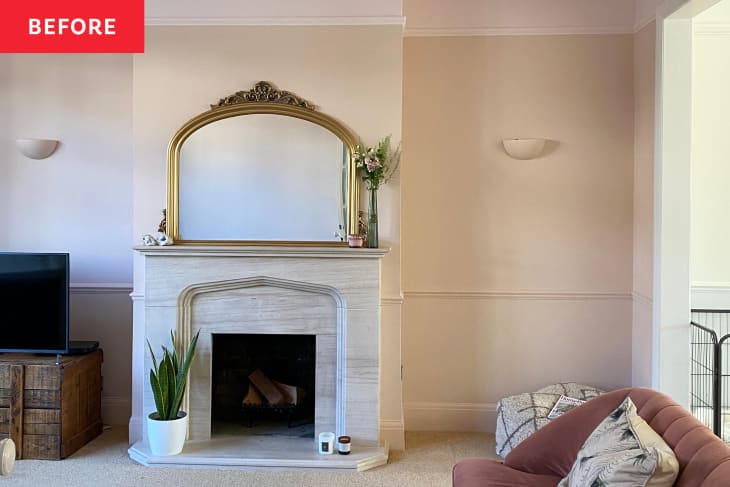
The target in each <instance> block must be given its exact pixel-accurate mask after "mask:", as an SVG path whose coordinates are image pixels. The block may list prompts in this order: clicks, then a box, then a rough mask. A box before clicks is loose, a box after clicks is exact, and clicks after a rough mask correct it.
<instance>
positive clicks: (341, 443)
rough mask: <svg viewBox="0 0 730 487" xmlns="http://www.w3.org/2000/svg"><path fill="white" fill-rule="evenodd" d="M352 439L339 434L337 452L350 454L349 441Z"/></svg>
mask: <svg viewBox="0 0 730 487" xmlns="http://www.w3.org/2000/svg"><path fill="white" fill-rule="evenodd" d="M351 441H352V440H351V439H350V437H349V436H340V437H338V438H337V453H339V454H340V455H349V454H350V442H351Z"/></svg>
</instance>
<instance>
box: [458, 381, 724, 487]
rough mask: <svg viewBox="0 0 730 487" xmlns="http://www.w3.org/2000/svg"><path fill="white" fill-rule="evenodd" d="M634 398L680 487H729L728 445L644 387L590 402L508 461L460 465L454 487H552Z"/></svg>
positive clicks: (534, 437) (473, 460) (530, 440)
mask: <svg viewBox="0 0 730 487" xmlns="http://www.w3.org/2000/svg"><path fill="white" fill-rule="evenodd" d="M627 395H629V396H631V400H632V401H634V404H636V408H637V410H638V413H639V415H640V416H641V417H642V418H644V419H645V420H646V422H647V423H649V425H650V426H651V427H652V428H653V429H654V430H655V431H656V432H657V433H659V434H660V435H661V436H662V437H663V438H664V441H666V442H667V444H669V446H670V447H671V448H672V449H673V450H674V453H675V455H677V459H678V460H679V469H680V470H679V477H678V478H677V481H676V482H675V484H674V485H675V486H678V487H695V486H702V487H728V486H730V446H728V445H726V444H725V443H723V441H722V440H720V439H719V438H718V437H717V436H715V435H713V434H712V431H710V430H709V429H708V428H707V427H705V426H704V425H703V424H702V423H700V422H699V421H698V420H697V419H695V418H694V417H693V416H692V415H691V414H690V413H689V412H688V411H687V410H685V409H683V408H682V407H681V406H680V405H679V404H677V403H676V402H674V401H673V400H672V399H671V398H669V397H668V396H665V395H664V394H661V393H659V392H657V391H654V390H651V389H644V388H628V389H619V390H617V391H612V392H609V393H607V394H604V395H602V396H600V397H597V398H595V399H592V400H590V401H588V402H587V403H586V404H584V405H582V406H580V407H577V408H575V409H573V410H572V411H570V412H568V413H566V414H564V415H562V416H561V417H559V418H557V419H556V420H554V421H552V422H551V423H549V424H548V425H546V426H545V427H544V428H542V429H540V430H538V431H537V432H536V433H534V434H533V435H532V436H530V437H529V438H527V439H526V440H524V441H523V442H522V443H520V444H519V445H517V447H515V448H514V449H513V450H512V451H511V452H510V454H509V455H507V458H505V459H504V462H497V461H494V460H488V459H480V458H471V459H466V460H462V461H461V462H459V463H457V464H456V466H455V467H454V471H453V485H454V487H522V486H525V487H528V486H529V487H554V486H555V485H557V484H558V482H559V481H560V479H561V478H563V477H565V476H566V475H567V474H568V472H569V471H570V468H571V466H572V465H573V462H574V461H575V458H576V456H577V455H578V450H580V448H581V446H582V445H583V442H584V441H585V440H586V438H588V436H589V435H590V434H591V432H592V431H593V429H594V428H595V427H596V426H597V425H598V423H600V422H601V421H602V420H603V419H604V418H605V417H606V416H608V414H609V413H610V412H611V411H613V410H614V409H616V407H618V405H619V404H621V402H622V401H623V400H624V398H626V396H627Z"/></svg>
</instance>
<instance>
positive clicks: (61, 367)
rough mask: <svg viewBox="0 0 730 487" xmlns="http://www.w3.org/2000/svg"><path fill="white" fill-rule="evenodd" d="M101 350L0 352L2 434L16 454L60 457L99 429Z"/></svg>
mask: <svg viewBox="0 0 730 487" xmlns="http://www.w3.org/2000/svg"><path fill="white" fill-rule="evenodd" d="M102 360H103V354H102V351H101V350H97V351H95V352H92V353H89V354H86V355H64V356H61V360H60V363H56V356H50V355H49V356H43V355H30V354H18V353H6V354H0V438H12V439H13V441H15V446H16V449H17V458H18V459H21V458H36V459H43V460H60V459H62V458H66V457H67V456H69V455H71V454H72V453H73V452H75V451H76V450H78V449H79V448H81V447H82V446H83V445H85V444H86V443H88V442H89V441H90V440H92V439H93V438H95V437H97V436H98V435H99V434H101V430H102V423H101V363H102Z"/></svg>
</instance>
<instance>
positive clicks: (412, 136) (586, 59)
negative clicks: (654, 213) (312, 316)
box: [402, 35, 634, 429]
mask: <svg viewBox="0 0 730 487" xmlns="http://www.w3.org/2000/svg"><path fill="white" fill-rule="evenodd" d="M632 57H633V36H632V35H589V36H575V35H566V36H524V37H504V36H503V37H458V38H450V37H440V38H427V37H423V38H417V37H410V38H406V39H405V41H404V109H403V127H404V129H403V139H404V148H405V152H404V154H405V159H404V161H403V167H402V205H403V210H402V211H403V224H402V234H403V239H402V242H403V288H404V295H405V302H404V308H403V339H402V340H403V360H404V401H405V417H406V428H407V429H474V428H481V429H492V428H494V423H493V420H494V410H495V403H496V402H497V400H499V399H500V398H501V397H503V396H505V395H509V394H513V393H517V392H521V391H528V390H534V389H535V388H538V387H540V386H543V385H545V384H548V383H552V382H557V381H561V380H577V381H581V382H585V383H589V384H595V385H597V386H601V387H618V386H624V385H629V384H630V383H631V375H632V374H631V353H632V352H631V319H632V316H631V314H632V313H631V289H632V253H633V242H632V217H633V204H632V200H633V191H632V179H633V141H634V130H633V125H634V123H633V120H634V108H633V74H632V72H633V67H632ZM511 137H545V138H548V139H551V140H552V142H551V143H549V144H548V147H547V150H546V152H545V154H544V155H543V156H542V157H540V158H538V159H535V160H530V161H518V160H514V159H511V158H509V157H508V156H507V155H506V154H505V152H504V151H503V149H502V147H501V140H502V139H503V138H511Z"/></svg>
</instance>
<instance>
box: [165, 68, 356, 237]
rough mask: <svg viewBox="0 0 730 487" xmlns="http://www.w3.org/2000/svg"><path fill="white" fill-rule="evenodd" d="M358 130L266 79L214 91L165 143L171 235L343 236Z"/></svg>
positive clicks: (349, 228)
mask: <svg viewBox="0 0 730 487" xmlns="http://www.w3.org/2000/svg"><path fill="white" fill-rule="evenodd" d="M355 145H356V139H355V137H354V135H353V134H352V132H350V130H349V129H348V128H347V127H345V126H344V125H343V124H342V123H340V122H338V121H337V120H335V119H334V118H332V117H330V116H328V115H325V114H323V113H321V112H318V111H317V110H316V107H315V106H314V105H313V104H311V103H310V102H308V101H306V100H304V99H302V98H300V97H298V96H297V95H295V94H293V93H291V92H288V91H280V90H278V89H277V88H276V87H274V85H272V84H271V83H268V82H266V81H260V82H258V83H256V85H255V86H254V88H253V89H251V90H248V91H239V92H236V93H234V94H232V95H229V96H226V97H225V98H222V99H220V101H218V103H216V104H214V105H211V108H210V110H208V111H206V112H203V113H201V114H199V115H197V116H195V117H193V118H192V119H190V120H189V121H188V122H186V123H185V124H184V125H183V126H182V128H180V130H178V131H177V132H176V133H175V135H174V136H173V137H172V140H171V141H170V145H169V147H168V151H167V159H168V181H167V231H168V233H169V234H170V236H171V237H172V238H173V239H174V241H175V243H176V244H215V245H233V244H237V245H241V244H249V245H337V246H339V245H346V237H347V234H348V233H357V213H358V211H357V210H358V208H357V206H358V187H359V185H358V180H357V177H356V168H355V163H354V160H353V157H352V153H353V151H354V148H355Z"/></svg>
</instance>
